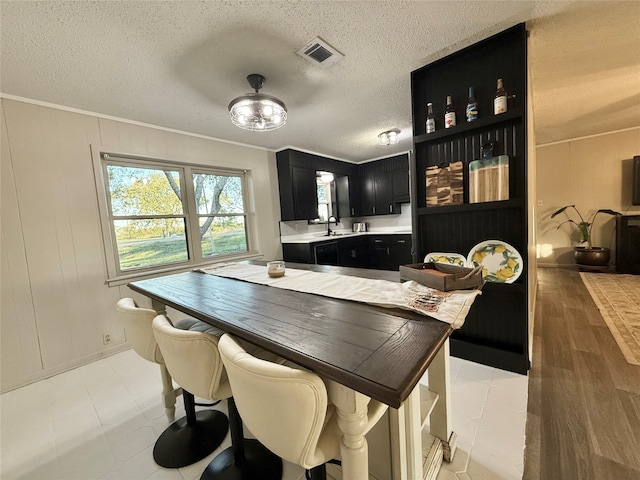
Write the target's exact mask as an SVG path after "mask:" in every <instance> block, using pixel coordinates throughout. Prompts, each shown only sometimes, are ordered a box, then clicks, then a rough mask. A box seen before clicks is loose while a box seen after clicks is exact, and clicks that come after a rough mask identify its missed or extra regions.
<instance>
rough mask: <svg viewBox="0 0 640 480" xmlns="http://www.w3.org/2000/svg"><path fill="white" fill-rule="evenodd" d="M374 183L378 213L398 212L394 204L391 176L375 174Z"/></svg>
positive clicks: (376, 211)
mask: <svg viewBox="0 0 640 480" xmlns="http://www.w3.org/2000/svg"><path fill="white" fill-rule="evenodd" d="M374 183H375V195H376V201H375V206H376V210H375V213H376V215H386V214H388V213H396V207H395V205H394V204H393V184H392V179H391V176H390V175H384V174H376V175H375V176H374Z"/></svg>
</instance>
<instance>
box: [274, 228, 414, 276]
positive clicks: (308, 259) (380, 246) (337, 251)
mask: <svg viewBox="0 0 640 480" xmlns="http://www.w3.org/2000/svg"><path fill="white" fill-rule="evenodd" d="M282 254H283V259H284V261H285V262H296V263H312V264H318V265H338V266H341V267H357V268H373V269H377V270H393V271H397V270H398V266H399V265H405V264H408V263H411V235H358V236H353V237H348V238H340V239H337V240H333V239H331V240H323V241H320V242H312V243H283V244H282Z"/></svg>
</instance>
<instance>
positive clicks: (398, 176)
mask: <svg viewBox="0 0 640 480" xmlns="http://www.w3.org/2000/svg"><path fill="white" fill-rule="evenodd" d="M392 181H393V201H394V202H395V203H406V202H408V201H409V167H407V168H405V169H402V170H394V171H393V172H392Z"/></svg>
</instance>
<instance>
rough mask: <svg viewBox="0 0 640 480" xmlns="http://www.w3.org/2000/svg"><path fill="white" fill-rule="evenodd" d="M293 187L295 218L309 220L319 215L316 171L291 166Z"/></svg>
mask: <svg viewBox="0 0 640 480" xmlns="http://www.w3.org/2000/svg"><path fill="white" fill-rule="evenodd" d="M291 180H292V188H293V212H294V219H295V220H307V219H309V218H316V217H317V216H318V197H317V193H316V189H317V187H316V171H315V170H311V169H309V168H301V167H291Z"/></svg>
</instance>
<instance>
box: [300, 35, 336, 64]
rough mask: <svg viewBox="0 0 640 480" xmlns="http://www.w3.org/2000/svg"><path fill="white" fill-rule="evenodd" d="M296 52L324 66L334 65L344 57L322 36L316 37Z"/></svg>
mask: <svg viewBox="0 0 640 480" xmlns="http://www.w3.org/2000/svg"><path fill="white" fill-rule="evenodd" d="M296 53H297V54H298V55H300V56H301V57H304V58H306V59H307V60H309V61H310V62H311V63H314V64H316V65H320V66H322V67H324V68H326V67H328V66H330V65H333V64H334V63H336V62H338V61H339V60H340V59H342V58H344V55H342V54H341V53H340V52H339V51H337V50H336V49H335V48H333V47H332V46H331V45H329V44H328V43H327V42H325V41H324V40H322V39H321V38H320V37H316V38H314V39H313V40H311V41H310V42H309V43H307V44H306V45H305V46H304V47H302V48H301V49H300V50H298V51H297V52H296Z"/></svg>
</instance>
